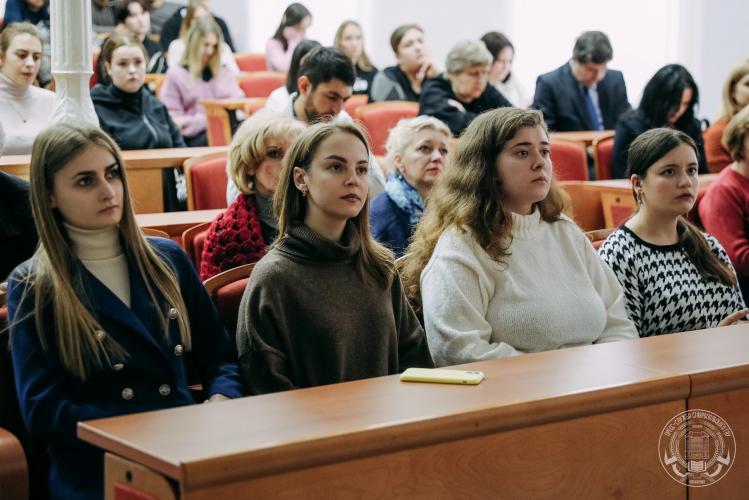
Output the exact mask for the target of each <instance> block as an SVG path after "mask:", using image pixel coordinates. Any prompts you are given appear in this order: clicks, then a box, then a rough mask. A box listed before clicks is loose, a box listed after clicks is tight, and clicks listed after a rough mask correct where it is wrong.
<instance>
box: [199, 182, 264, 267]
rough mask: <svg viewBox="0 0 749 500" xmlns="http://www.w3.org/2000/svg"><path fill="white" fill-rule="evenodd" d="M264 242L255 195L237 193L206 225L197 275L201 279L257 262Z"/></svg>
mask: <svg viewBox="0 0 749 500" xmlns="http://www.w3.org/2000/svg"><path fill="white" fill-rule="evenodd" d="M266 246H267V245H266V242H265V240H264V239H263V232H262V229H261V226H260V214H259V212H258V208H257V203H255V197H254V196H253V195H241V196H237V199H236V200H234V203H232V204H231V205H229V207H228V208H227V209H226V210H224V211H223V212H222V213H221V215H219V216H218V217H216V220H214V221H213V223H212V224H211V226H210V227H209V228H208V234H207V235H206V237H205V244H204V246H203V253H202V255H201V258H200V279H202V280H203V281H205V280H207V279H208V278H210V277H211V276H214V275H216V274H218V273H220V272H222V271H226V270H227V269H232V268H234V267H239V266H241V265H243V264H252V263H253V262H257V261H259V260H260V258H261V257H262V256H263V255H265V251H266Z"/></svg>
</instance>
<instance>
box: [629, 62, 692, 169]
mask: <svg viewBox="0 0 749 500" xmlns="http://www.w3.org/2000/svg"><path fill="white" fill-rule="evenodd" d="M686 89H692V101H691V102H690V103H689V107H688V108H687V110H686V111H685V112H684V114H683V115H681V117H680V118H679V119H678V120H677V122H676V123H674V124H673V127H674V128H677V129H679V130H685V129H688V128H690V127H689V125H690V124H691V123H692V122H693V121H694V107H695V106H696V105H697V104H698V103H699V101H700V94H699V91H698V90H697V84H696V83H695V82H694V78H692V75H691V74H690V73H689V71H687V68H685V67H684V66H682V65H681V64H668V65H666V66H663V67H662V68H661V69H659V70H658V71H656V72H655V74H654V75H653V77H652V78H651V79H650V81H648V83H647V85H645V90H643V92H642V99H641V100H640V106H639V107H638V108H637V114H638V115H639V116H640V117H641V118H642V119H643V121H644V122H645V124H646V125H647V127H648V128H655V127H663V126H666V125H668V123H667V120H668V115H669V113H671V112H672V111H673V110H674V109H677V108H678V107H679V105H680V104H681V96H682V94H683V93H684V91H685V90H686ZM698 157H699V155H698Z"/></svg>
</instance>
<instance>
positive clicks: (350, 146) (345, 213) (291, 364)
mask: <svg viewBox="0 0 749 500" xmlns="http://www.w3.org/2000/svg"><path fill="white" fill-rule="evenodd" d="M368 158H369V148H368V146H367V141H366V139H365V136H364V132H363V131H362V130H361V128H360V127H359V126H358V125H354V124H338V123H321V124H318V125H314V126H312V127H310V128H309V129H307V130H306V131H305V132H303V133H302V134H301V135H300V137H299V138H298V139H297V140H296V142H295V143H294V144H293V146H292V147H291V150H290V151H289V152H288V153H287V156H286V158H285V159H284V166H283V171H282V172H281V178H280V181H279V184H278V187H277V190H276V195H275V198H274V209H275V213H276V215H277V216H278V226H279V234H280V235H281V236H280V237H279V239H278V241H277V242H276V243H275V244H274V246H273V247H272V248H271V250H270V251H269V252H268V254H266V256H265V257H263V258H262V259H261V260H260V261H259V262H258V264H257V265H256V267H255V269H254V271H253V273H252V278H251V279H250V282H249V284H248V286H247V289H246V290H245V293H244V297H243V298H242V303H241V305H240V309H239V324H238V327H237V345H238V348H239V359H240V368H241V370H242V375H243V377H244V379H245V381H246V382H247V384H248V386H249V388H250V391H251V392H252V393H254V394H263V393H269V392H276V391H282V390H288V389H296V388H301V387H312V386H317V385H324V384H332V383H336V382H343V381H347V380H356V379H362V378H368V377H377V376H382V375H390V374H395V373H398V372H401V371H403V370H404V369H406V368H408V367H411V366H419V367H431V366H433V363H432V358H431V357H430V354H429V348H428V346H427V342H426V338H425V336H424V331H423V330H422V328H421V326H420V325H419V322H418V320H417V318H416V315H415V314H414V312H413V310H412V309H411V307H410V306H409V304H408V301H407V300H406V297H405V294H404V293H403V289H402V288H401V283H400V279H399V277H398V274H397V273H396V271H395V269H394V266H393V257H392V254H391V253H390V252H389V251H388V250H386V249H385V248H384V247H382V246H381V245H379V244H378V243H376V242H375V241H374V240H373V239H372V237H371V235H370V234H369V227H368V222H367V194H368V184H367V175H368V168H369V166H368V161H369V160H368Z"/></svg>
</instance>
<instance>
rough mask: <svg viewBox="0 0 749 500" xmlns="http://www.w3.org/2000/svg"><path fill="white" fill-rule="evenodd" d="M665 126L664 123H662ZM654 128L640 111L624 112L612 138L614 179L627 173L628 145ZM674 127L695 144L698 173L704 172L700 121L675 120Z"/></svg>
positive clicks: (704, 160)
mask: <svg viewBox="0 0 749 500" xmlns="http://www.w3.org/2000/svg"><path fill="white" fill-rule="evenodd" d="M662 126H665V125H662ZM651 128H655V127H653V126H649V125H648V124H647V123H646V122H645V120H644V119H643V118H642V116H641V115H640V113H639V112H638V111H637V110H636V109H633V110H631V111H630V112H628V113H626V114H625V115H624V116H623V117H622V119H621V120H619V123H617V125H616V136H615V138H614V156H613V159H612V164H611V177H613V178H614V179H623V178H624V177H625V176H626V173H627V155H628V154H629V146H630V145H631V144H632V141H634V140H635V138H636V137H637V136H638V135H640V134H642V133H643V132H645V131H647V130H650V129H651ZM674 128H675V129H677V130H681V131H682V132H684V133H685V134H687V135H688V136H689V137H691V138H692V139H693V140H694V142H695V144H697V152H698V155H697V161H698V162H699V173H701V174H706V173H707V172H708V171H707V160H706V159H705V144H704V142H703V141H702V129H701V127H700V121H699V120H698V119H696V118H693V119H692V120H690V121H685V122H684V123H681V122H677V123H676V125H674Z"/></svg>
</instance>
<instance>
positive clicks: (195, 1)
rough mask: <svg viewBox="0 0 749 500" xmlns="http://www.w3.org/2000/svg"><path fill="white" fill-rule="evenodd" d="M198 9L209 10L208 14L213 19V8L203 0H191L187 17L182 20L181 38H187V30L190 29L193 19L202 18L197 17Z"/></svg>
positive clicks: (186, 13) (180, 26) (180, 27)
mask: <svg viewBox="0 0 749 500" xmlns="http://www.w3.org/2000/svg"><path fill="white" fill-rule="evenodd" d="M198 9H203V10H204V11H206V12H208V16H209V17H210V18H211V19H213V14H211V10H210V9H209V8H208V6H207V5H206V4H205V3H204V2H203V1H202V0H190V2H189V3H188V5H187V10H186V12H185V17H183V18H182V22H181V23H180V25H179V35H178V37H179V38H181V39H183V40H184V39H185V38H187V32H188V31H190V28H191V27H192V23H193V21H195V20H196V19H200V18H199V17H195V13H196V12H197V11H198Z"/></svg>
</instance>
